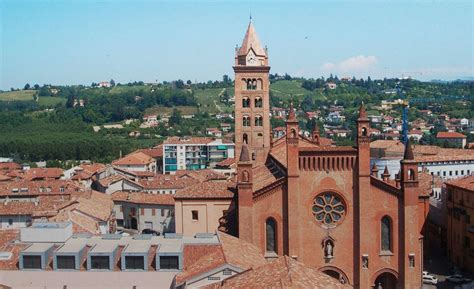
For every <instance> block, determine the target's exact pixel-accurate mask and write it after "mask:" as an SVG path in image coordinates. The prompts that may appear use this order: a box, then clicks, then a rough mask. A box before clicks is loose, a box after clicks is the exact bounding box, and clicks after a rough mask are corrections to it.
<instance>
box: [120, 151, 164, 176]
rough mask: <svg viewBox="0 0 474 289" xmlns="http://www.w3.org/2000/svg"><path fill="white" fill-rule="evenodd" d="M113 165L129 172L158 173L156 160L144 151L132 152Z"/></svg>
mask: <svg viewBox="0 0 474 289" xmlns="http://www.w3.org/2000/svg"><path fill="white" fill-rule="evenodd" d="M112 165H113V166H115V167H117V168H120V169H123V170H128V171H135V172H156V160H155V159H154V158H153V157H151V156H150V155H148V154H146V153H144V152H142V151H135V152H132V153H130V154H128V155H126V156H124V157H123V158H120V159H118V160H115V161H113V162H112Z"/></svg>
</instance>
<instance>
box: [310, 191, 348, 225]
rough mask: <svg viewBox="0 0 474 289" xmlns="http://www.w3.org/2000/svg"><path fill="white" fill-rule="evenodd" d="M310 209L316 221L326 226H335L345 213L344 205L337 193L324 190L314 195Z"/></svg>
mask: <svg viewBox="0 0 474 289" xmlns="http://www.w3.org/2000/svg"><path fill="white" fill-rule="evenodd" d="M312 211H313V214H314V217H315V218H316V220H317V221H319V222H321V223H322V224H323V225H326V226H335V225H336V224H337V223H338V222H339V221H341V220H342V218H343V217H344V215H345V213H346V208H345V205H344V203H343V201H342V199H341V197H339V196H338V195H337V194H335V193H332V192H325V193H322V194H319V195H318V196H316V198H315V199H314V202H313V207H312Z"/></svg>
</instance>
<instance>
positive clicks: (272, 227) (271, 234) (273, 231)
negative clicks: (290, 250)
mask: <svg viewBox="0 0 474 289" xmlns="http://www.w3.org/2000/svg"><path fill="white" fill-rule="evenodd" d="M265 236H266V238H265V239H266V240H265V241H266V249H265V250H266V251H267V252H274V253H277V226H276V221H275V219H273V218H268V219H267V221H266V222H265Z"/></svg>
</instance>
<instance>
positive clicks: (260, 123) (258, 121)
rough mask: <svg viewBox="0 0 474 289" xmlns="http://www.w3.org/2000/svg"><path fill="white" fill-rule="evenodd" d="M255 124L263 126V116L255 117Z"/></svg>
mask: <svg viewBox="0 0 474 289" xmlns="http://www.w3.org/2000/svg"><path fill="white" fill-rule="evenodd" d="M255 126H263V117H261V116H260V115H257V116H256V117H255Z"/></svg>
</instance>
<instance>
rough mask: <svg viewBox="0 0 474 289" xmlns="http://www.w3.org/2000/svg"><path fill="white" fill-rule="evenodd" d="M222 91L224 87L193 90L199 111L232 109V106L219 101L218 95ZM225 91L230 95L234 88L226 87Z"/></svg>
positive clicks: (214, 111) (215, 111)
mask: <svg viewBox="0 0 474 289" xmlns="http://www.w3.org/2000/svg"><path fill="white" fill-rule="evenodd" d="M223 92H224V88H207V89H196V90H194V97H196V100H197V102H198V103H199V104H200V109H201V111H207V112H209V113H218V112H229V111H232V107H230V106H226V105H225V104H224V103H221V102H220V97H219V96H220V95H221V93H223ZM227 93H228V94H229V96H231V97H232V96H233V95H234V88H233V87H231V88H227ZM216 105H217V106H219V107H217V106H216Z"/></svg>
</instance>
